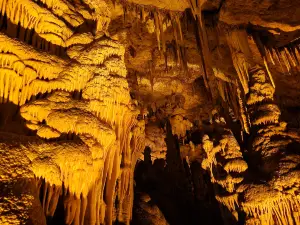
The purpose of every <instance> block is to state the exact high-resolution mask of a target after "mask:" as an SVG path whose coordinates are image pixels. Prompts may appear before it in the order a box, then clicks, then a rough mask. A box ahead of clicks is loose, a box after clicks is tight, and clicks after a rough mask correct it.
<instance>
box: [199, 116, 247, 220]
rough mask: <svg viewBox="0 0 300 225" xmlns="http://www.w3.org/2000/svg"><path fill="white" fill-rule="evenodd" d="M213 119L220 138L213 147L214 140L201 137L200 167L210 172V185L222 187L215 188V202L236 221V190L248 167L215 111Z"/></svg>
mask: <svg viewBox="0 0 300 225" xmlns="http://www.w3.org/2000/svg"><path fill="white" fill-rule="evenodd" d="M213 117H214V122H213V124H214V126H216V128H218V129H219V132H220V133H219V134H216V135H219V136H220V137H221V138H220V139H219V140H217V145H215V144H214V142H215V143H216V141H215V140H213V139H212V140H210V139H211V138H209V137H208V136H207V135H205V136H204V137H203V139H202V143H203V149H204V150H205V153H206V156H205V158H204V159H203V162H202V167H203V168H204V169H206V170H208V171H210V176H211V181H212V183H214V184H218V185H220V186H221V187H222V188H220V187H217V186H216V187H215V189H216V199H217V201H219V202H220V204H222V205H224V206H226V207H227V208H228V210H229V211H230V212H231V213H232V215H233V216H234V217H235V218H236V220H238V216H237V211H236V210H237V207H238V205H239V203H238V193H237V188H238V185H239V184H240V183H241V182H242V181H243V179H244V177H243V173H244V172H245V171H246V170H247V169H248V165H247V163H246V162H245V161H244V160H243V156H242V153H241V151H240V147H239V145H238V143H237V141H236V139H235V137H234V136H233V133H232V131H231V130H229V129H227V128H226V127H225V126H226V124H225V121H224V118H222V117H219V115H218V113H217V111H214V112H213ZM222 121H223V122H222ZM212 138H213V137H212ZM218 166H221V167H222V168H223V169H224V170H225V171H226V175H224V174H222V173H224V172H222V171H220V170H219V169H218ZM221 174H222V175H221ZM237 174H238V175H237Z"/></svg>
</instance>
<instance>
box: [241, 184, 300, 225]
mask: <svg viewBox="0 0 300 225" xmlns="http://www.w3.org/2000/svg"><path fill="white" fill-rule="evenodd" d="M244 197H245V203H242V208H243V210H244V211H245V212H246V214H247V216H248V217H249V218H248V219H247V220H246V224H249V225H250V224H266V225H275V224H278V225H290V224H299V223H300V213H299V209H300V198H299V196H289V195H286V194H284V193H281V192H278V191H277V190H274V189H273V187H268V186H266V185H257V186H256V187H255V188H251V187H250V190H249V191H247V192H246V194H245V196H244Z"/></svg>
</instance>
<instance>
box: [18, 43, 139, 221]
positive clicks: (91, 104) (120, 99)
mask: <svg viewBox="0 0 300 225" xmlns="http://www.w3.org/2000/svg"><path fill="white" fill-rule="evenodd" d="M79 52H80V53H79ZM124 52H125V50H124V47H122V46H121V45H120V44H119V43H117V42H115V41H112V40H109V39H105V38H104V39H100V40H97V41H95V42H93V44H92V46H91V45H90V46H88V47H87V48H82V47H80V46H74V47H73V48H71V49H69V51H68V54H70V56H71V58H72V59H73V61H72V62H73V63H69V64H68V67H64V68H63V70H62V71H61V72H60V73H59V74H58V76H57V77H55V78H52V79H49V81H45V80H34V83H35V85H36V86H39V88H40V89H39V91H40V92H42V93H44V92H46V91H49V92H50V91H53V93H52V94H51V95H48V96H47V98H46V99H40V100H36V101H33V102H30V103H28V104H26V105H23V106H22V108H21V114H22V116H23V117H24V118H25V119H26V120H27V122H28V123H27V126H28V127H29V128H31V129H33V130H37V134H38V135H39V136H41V137H43V138H50V139H51V138H57V137H60V136H61V135H62V134H65V133H75V134H76V135H77V136H78V138H79V139H80V140H81V141H82V142H83V143H82V142H81V145H82V148H80V149H81V151H80V149H77V148H72V151H70V149H68V148H63V146H62V148H63V149H65V150H66V151H64V152H61V151H60V150H61V147H60V146H57V147H56V149H55V151H52V154H49V151H47V148H42V149H40V150H39V151H41V153H42V156H43V157H40V156H39V154H38V156H37V159H33V170H34V172H35V173H37V174H36V176H37V177H42V178H44V179H45V181H46V183H47V185H48V186H52V185H54V184H55V186H62V184H63V183H64V186H65V188H66V190H67V194H65V195H64V196H63V199H64V202H65V210H66V221H65V222H66V224H75V225H77V224H81V223H82V221H84V223H85V224H97V225H98V224H99V225H100V224H112V223H113V221H116V220H118V221H120V222H123V223H126V224H129V222H130V220H131V210H132V201H133V172H134V167H135V162H136V159H137V157H138V153H139V152H140V151H141V150H142V149H143V148H144V146H143V143H144V141H143V140H144V124H143V123H142V122H139V123H138V121H137V119H136V118H137V111H136V110H135V107H134V105H133V104H132V102H131V99H130V95H129V89H128V83H127V82H126V79H125V77H126V68H125V64H124ZM95 65H97V66H95ZM82 74H84V75H85V76H82ZM49 76H51V74H48V77H49ZM48 77H47V78H48ZM60 90H64V91H60ZM74 91H81V92H82V97H81V96H79V98H74V96H72V94H71V93H72V92H74ZM43 121H44V122H45V124H43ZM83 149H84V151H83ZM77 151H79V152H77ZM69 154H71V155H69ZM76 154H80V155H81V156H82V157H78V158H79V159H82V160H83V161H82V162H81V160H80V161H78V160H77V161H76V160H73V158H74V157H75V156H76ZM73 156H74V157H73ZM33 158H34V157H33ZM45 159H47V160H45ZM70 160H71V161H70ZM75 162H76V165H75V164H74V163H75ZM75 168H76V170H75ZM79 181H80V182H79ZM48 186H47V187H48ZM47 190H52V189H49V188H48V189H47ZM47 196H48V195H47ZM55 196H56V195H55ZM50 197H51V196H50ZM47 201H50V202H51V200H48V199H46V200H45V202H47ZM116 201H118V203H119V204H118V205H115V204H114V203H115V202H116ZM45 208H51V210H50V212H49V213H50V215H52V208H54V206H52V205H49V206H47V207H46V206H45ZM48 211H49V210H48Z"/></svg>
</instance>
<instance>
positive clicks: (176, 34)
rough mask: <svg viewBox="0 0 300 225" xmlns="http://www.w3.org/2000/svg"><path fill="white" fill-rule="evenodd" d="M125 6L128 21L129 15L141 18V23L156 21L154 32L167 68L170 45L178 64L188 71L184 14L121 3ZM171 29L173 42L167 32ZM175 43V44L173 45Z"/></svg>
mask: <svg viewBox="0 0 300 225" xmlns="http://www.w3.org/2000/svg"><path fill="white" fill-rule="evenodd" d="M121 3H122V4H123V10H124V18H125V20H126V14H127V13H129V12H130V13H134V16H135V17H138V18H140V20H141V22H142V23H144V22H146V19H152V20H153V21H154V27H155V29H154V32H155V35H156V39H157V44H158V49H159V50H160V51H161V52H162V53H163V55H164V57H165V61H166V67H167V51H168V45H169V46H170V45H171V44H172V46H173V48H174V50H175V52H174V55H175V57H176V60H177V63H178V64H179V65H180V66H181V67H182V68H183V69H187V61H186V59H185V50H184V36H183V32H182V25H181V17H182V14H183V13H182V12H175V11H165V10H161V9H158V8H156V7H146V6H142V5H136V4H133V3H131V4H130V3H128V2H126V3H125V2H124V1H122V2H121ZM169 27H171V30H172V31H173V40H167V38H166V35H165V32H167V29H168V28H169ZM173 41H174V43H175V44H173Z"/></svg>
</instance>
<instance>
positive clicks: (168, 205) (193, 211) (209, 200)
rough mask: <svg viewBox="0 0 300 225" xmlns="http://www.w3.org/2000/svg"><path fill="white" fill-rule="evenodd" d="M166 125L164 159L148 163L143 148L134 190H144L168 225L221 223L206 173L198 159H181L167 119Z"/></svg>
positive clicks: (146, 153) (135, 217) (212, 224)
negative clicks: (143, 157) (193, 160)
mask: <svg viewBox="0 0 300 225" xmlns="http://www.w3.org/2000/svg"><path fill="white" fill-rule="evenodd" d="M166 128H167V136H166V139H165V140H166V144H167V155H166V160H164V159H156V160H155V161H154V162H153V164H152V162H151V160H149V158H150V159H151V156H150V154H151V152H150V150H149V149H146V151H145V161H140V162H139V163H138V164H137V166H136V170H135V181H136V190H135V193H138V192H144V193H147V194H148V195H149V196H150V197H151V200H152V201H153V202H155V204H156V205H157V206H158V208H159V209H160V210H161V212H162V213H163V214H164V216H165V218H166V220H167V221H168V223H169V224H170V225H185V224H186V225H196V224H197V225H198V224H199V222H200V221H201V224H203V225H218V224H220V225H221V224H223V222H222V218H221V212H220V210H219V206H218V203H217V201H216V200H215V197H214V188H213V185H212V184H211V182H210V177H209V174H207V172H206V171H205V170H203V169H202V168H201V165H200V163H199V162H193V163H191V164H190V165H189V164H188V162H186V161H185V160H182V159H181V156H180V148H179V140H178V138H177V136H173V135H172V131H171V125H170V123H169V122H167V126H166ZM199 138H200V136H199ZM137 216H138V215H137V214H135V211H133V223H132V224H137V223H136V222H135V221H136V220H138V219H139V218H137Z"/></svg>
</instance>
